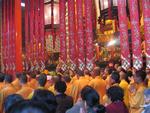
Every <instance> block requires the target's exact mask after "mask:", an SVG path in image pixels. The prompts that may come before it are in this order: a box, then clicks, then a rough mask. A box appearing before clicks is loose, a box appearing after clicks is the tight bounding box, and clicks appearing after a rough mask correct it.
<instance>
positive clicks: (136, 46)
mask: <svg viewBox="0 0 150 113" xmlns="http://www.w3.org/2000/svg"><path fill="white" fill-rule="evenodd" d="M129 8H130V17H131V18H130V20H131V33H132V35H131V36H132V57H133V67H134V68H135V69H137V70H139V69H141V68H142V67H143V60H142V50H141V37H140V24H139V12H138V1H137V0H129Z"/></svg>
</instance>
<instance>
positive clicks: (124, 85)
mask: <svg viewBox="0 0 150 113" xmlns="http://www.w3.org/2000/svg"><path fill="white" fill-rule="evenodd" d="M119 86H120V87H121V88H122V89H123V90H124V103H125V104H126V106H127V107H129V94H128V82H127V81H125V80H121V82H120V84H119Z"/></svg>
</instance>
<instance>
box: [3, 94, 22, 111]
mask: <svg viewBox="0 0 150 113" xmlns="http://www.w3.org/2000/svg"><path fill="white" fill-rule="evenodd" d="M23 100H24V99H23V97H22V96H21V95H18V94H12V95H9V96H7V97H6V99H5V100H4V104H3V107H4V108H3V109H4V112H7V111H8V109H9V108H10V107H11V106H12V105H13V104H15V103H17V102H20V101H23Z"/></svg>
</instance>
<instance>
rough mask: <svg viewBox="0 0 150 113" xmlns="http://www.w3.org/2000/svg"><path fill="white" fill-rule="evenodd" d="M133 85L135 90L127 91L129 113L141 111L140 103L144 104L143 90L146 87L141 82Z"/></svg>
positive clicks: (139, 112)
mask: <svg viewBox="0 0 150 113" xmlns="http://www.w3.org/2000/svg"><path fill="white" fill-rule="evenodd" d="M129 87H130V86H129ZM135 87H136V91H135V92H130V91H129V105H130V113H141V112H142V110H143V109H142V108H141V105H144V90H145V88H146V87H145V86H144V85H143V84H138V85H137V86H135Z"/></svg>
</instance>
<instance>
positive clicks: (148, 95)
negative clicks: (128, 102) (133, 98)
mask: <svg viewBox="0 0 150 113" xmlns="http://www.w3.org/2000/svg"><path fill="white" fill-rule="evenodd" d="M144 101H145V104H150V88H148V89H145V90H144Z"/></svg>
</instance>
